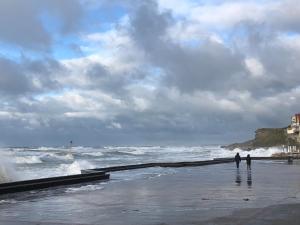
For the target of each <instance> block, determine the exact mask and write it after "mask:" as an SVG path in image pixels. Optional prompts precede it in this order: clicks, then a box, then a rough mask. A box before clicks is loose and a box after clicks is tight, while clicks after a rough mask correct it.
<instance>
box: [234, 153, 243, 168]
mask: <svg viewBox="0 0 300 225" xmlns="http://www.w3.org/2000/svg"><path fill="white" fill-rule="evenodd" d="M234 161H235V163H236V168H239V167H240V162H241V161H242V159H241V156H240V154H239V153H236V155H235V157H234Z"/></svg>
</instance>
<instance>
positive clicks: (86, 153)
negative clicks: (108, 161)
mask: <svg viewBox="0 0 300 225" xmlns="http://www.w3.org/2000/svg"><path fill="white" fill-rule="evenodd" d="M81 154H82V155H88V156H96V157H99V156H103V155H104V154H103V153H102V152H84V153H81Z"/></svg>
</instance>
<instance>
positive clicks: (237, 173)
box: [235, 169, 242, 186]
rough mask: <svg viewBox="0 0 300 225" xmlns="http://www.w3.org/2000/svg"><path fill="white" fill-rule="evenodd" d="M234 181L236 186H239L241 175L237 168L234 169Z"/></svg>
mask: <svg viewBox="0 0 300 225" xmlns="http://www.w3.org/2000/svg"><path fill="white" fill-rule="evenodd" d="M235 183H236V184H237V185H238V186H240V185H241V183H242V177H241V173H240V170H239V169H237V170H236V177H235Z"/></svg>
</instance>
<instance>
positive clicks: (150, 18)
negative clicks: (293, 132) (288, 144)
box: [0, 0, 300, 146]
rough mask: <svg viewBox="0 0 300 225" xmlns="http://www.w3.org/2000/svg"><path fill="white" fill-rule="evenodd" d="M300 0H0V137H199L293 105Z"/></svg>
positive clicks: (233, 136)
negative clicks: (299, 1)
mask: <svg viewBox="0 0 300 225" xmlns="http://www.w3.org/2000/svg"><path fill="white" fill-rule="evenodd" d="M299 32H300V5H299V3H298V1H297V0H281V1H277V0H262V1H258V0H243V1H239V0H42V1H40V0H26V1H23V0H1V1H0V145H1V146H63V145H67V144H68V143H69V141H70V140H72V141H73V143H74V144H75V145H82V146H104V145H204V144H226V143H231V142H237V141H243V140H248V139H251V138H252V137H253V136H254V132H255V130H256V129H257V128H261V127H285V126H287V125H288V124H289V123H290V118H291V116H292V115H293V114H295V113H298V112H299V111H300V109H299V108H300V107H299V105H298V103H299V102H298V101H297V99H300V63H299V59H300V35H299Z"/></svg>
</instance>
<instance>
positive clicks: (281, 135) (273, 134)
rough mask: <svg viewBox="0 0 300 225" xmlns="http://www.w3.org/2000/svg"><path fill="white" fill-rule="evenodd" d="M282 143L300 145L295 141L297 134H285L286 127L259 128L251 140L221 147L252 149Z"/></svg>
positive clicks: (280, 144)
mask: <svg viewBox="0 0 300 225" xmlns="http://www.w3.org/2000/svg"><path fill="white" fill-rule="evenodd" d="M282 145H296V146H300V143H299V142H298V141H297V135H288V134H287V132H286V128H261V129H257V130H256V131H255V138H254V139H253V140H250V141H246V142H243V143H234V144H230V145H227V146H222V147H223V148H227V149H230V150H233V149H235V148H240V149H242V150H253V149H256V148H269V147H276V146H282Z"/></svg>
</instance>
